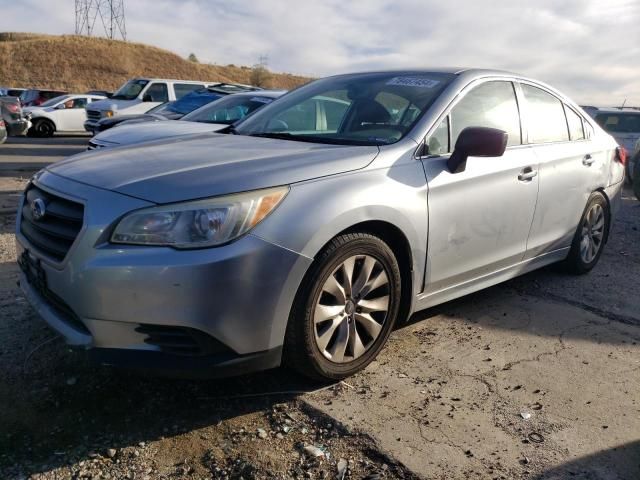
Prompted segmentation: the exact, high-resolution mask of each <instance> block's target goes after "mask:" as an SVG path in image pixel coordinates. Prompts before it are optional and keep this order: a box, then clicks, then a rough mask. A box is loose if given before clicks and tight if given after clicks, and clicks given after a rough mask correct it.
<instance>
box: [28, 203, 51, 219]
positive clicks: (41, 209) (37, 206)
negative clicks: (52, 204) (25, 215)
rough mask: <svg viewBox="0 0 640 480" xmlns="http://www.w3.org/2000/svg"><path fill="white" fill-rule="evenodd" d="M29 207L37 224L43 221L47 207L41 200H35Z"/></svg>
mask: <svg viewBox="0 0 640 480" xmlns="http://www.w3.org/2000/svg"><path fill="white" fill-rule="evenodd" d="M29 207H30V208H31V216H32V217H33V219H34V220H35V221H36V222H38V221H40V220H42V219H43V218H44V216H45V215H46V213H47V205H46V204H45V203H44V200H42V199H41V198H36V199H35V200H33V201H32V202H31V204H30V205H29Z"/></svg>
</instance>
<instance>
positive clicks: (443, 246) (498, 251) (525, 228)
mask: <svg viewBox="0 0 640 480" xmlns="http://www.w3.org/2000/svg"><path fill="white" fill-rule="evenodd" d="M463 95H464V96H463V98H462V99H461V100H460V101H459V102H458V103H457V104H455V105H454V106H453V107H452V108H451V110H450V112H449V114H448V115H447V116H446V117H445V118H444V119H443V120H442V121H441V122H440V124H439V125H438V126H437V127H436V128H435V129H434V130H433V131H432V132H430V134H429V136H428V137H427V140H426V142H427V146H428V147H427V148H428V151H427V152H426V153H427V155H426V156H425V157H423V158H421V161H422V163H423V165H424V169H425V172H426V175H427V179H428V184H429V242H428V269H427V289H426V293H428V294H433V293H436V292H438V291H441V290H444V289H446V288H449V287H453V286H456V285H460V284H463V283H465V282H467V281H471V280H473V279H476V278H479V277H482V276H484V275H487V274H490V273H492V272H495V271H497V270H500V269H502V268H506V267H509V266H512V265H515V264H517V263H518V262H520V261H521V260H522V258H523V256H524V254H525V252H526V243H527V237H528V235H529V230H530V228H531V222H532V219H533V215H534V211H535V207H536V198H537V194H538V175H537V168H538V167H537V159H536V157H535V155H534V154H533V152H532V151H531V148H530V147H528V146H527V145H523V142H522V138H523V135H522V129H521V124H520V116H519V106H518V102H517V98H516V93H515V88H514V84H513V83H512V82H510V81H502V80H500V81H498V80H492V81H485V82H483V83H480V84H479V85H476V86H474V87H472V88H471V89H470V90H468V91H467V92H466V93H464V92H463ZM472 126H473V127H493V128H499V129H501V130H505V131H506V132H507V133H508V135H509V143H508V146H507V150H506V152H505V154H504V155H503V156H502V157H496V158H478V157H469V159H468V160H467V165H466V169H465V170H464V171H463V172H460V173H455V174H452V173H450V172H449V170H448V168H447V159H448V158H449V156H450V152H451V151H452V149H453V146H454V145H455V142H456V140H457V137H458V135H459V134H460V132H461V131H462V130H463V129H464V128H466V127H472Z"/></svg>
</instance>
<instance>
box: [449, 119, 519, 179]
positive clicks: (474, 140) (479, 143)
mask: <svg viewBox="0 0 640 480" xmlns="http://www.w3.org/2000/svg"><path fill="white" fill-rule="evenodd" d="M508 139H509V135H508V134H507V132H505V131H504V130H499V129H497V128H489V127H467V128H465V129H464V130H462V132H460V135H459V136H458V140H457V141H456V147H455V148H454V150H453V153H452V154H451V156H450V157H449V160H448V161H447V166H448V167H449V171H450V172H451V173H459V172H463V171H464V170H465V168H466V167H467V158H468V157H501V156H502V155H504V151H505V149H506V148H507V140H508Z"/></svg>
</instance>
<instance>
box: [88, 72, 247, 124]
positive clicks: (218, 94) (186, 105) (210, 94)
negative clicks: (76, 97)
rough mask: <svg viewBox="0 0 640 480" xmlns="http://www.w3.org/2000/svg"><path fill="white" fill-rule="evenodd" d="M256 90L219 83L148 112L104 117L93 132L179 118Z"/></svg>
mask: <svg viewBox="0 0 640 480" xmlns="http://www.w3.org/2000/svg"><path fill="white" fill-rule="evenodd" d="M254 90H259V89H255V88H253V87H245V86H242V85H240V86H238V85H233V84H219V85H216V86H212V87H207V88H202V89H198V90H194V91H192V92H190V93H188V94H186V95H185V96H184V97H182V98H181V99H180V100H174V101H173V102H166V103H163V104H160V105H157V106H155V107H153V108H152V109H151V110H149V111H147V112H146V113H140V114H131V115H118V116H116V117H110V118H103V119H102V120H100V121H99V122H98V123H97V125H96V126H95V128H93V133H94V134H97V133H100V132H103V131H105V130H108V129H110V128H113V127H115V126H116V125H120V124H121V123H123V122H128V123H127V124H128V125H131V124H132V123H143V122H155V121H160V120H167V119H168V120H179V119H180V118H182V117H183V116H184V115H186V114H188V113H190V112H192V111H194V110H196V109H197V108H200V107H202V106H203V105H206V104H207V103H211V102H213V101H215V100H218V99H219V98H222V97H224V96H226V95H229V94H231V93H237V92H243V91H254Z"/></svg>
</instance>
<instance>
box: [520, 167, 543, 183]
mask: <svg viewBox="0 0 640 480" xmlns="http://www.w3.org/2000/svg"><path fill="white" fill-rule="evenodd" d="M536 175H538V171H537V170H534V169H533V168H531V167H527V168H525V169H524V170H522V171H521V172H520V175H518V180H520V181H521V182H530V181H531V180H533V178H534V177H535V176H536Z"/></svg>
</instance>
